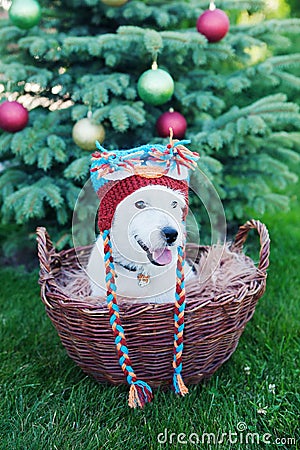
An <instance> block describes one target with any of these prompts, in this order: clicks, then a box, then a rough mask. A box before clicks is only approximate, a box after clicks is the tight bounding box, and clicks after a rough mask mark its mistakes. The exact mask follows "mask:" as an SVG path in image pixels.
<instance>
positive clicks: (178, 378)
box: [176, 374, 189, 397]
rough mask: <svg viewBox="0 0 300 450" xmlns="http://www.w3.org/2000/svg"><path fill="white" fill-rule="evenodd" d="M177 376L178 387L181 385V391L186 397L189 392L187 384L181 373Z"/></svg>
mask: <svg viewBox="0 0 300 450" xmlns="http://www.w3.org/2000/svg"><path fill="white" fill-rule="evenodd" d="M176 378H177V383H178V387H179V392H180V394H181V395H182V396H183V397H184V396H185V395H186V394H188V392H189V390H188V388H187V387H186V385H185V384H184V382H183V379H182V377H181V375H180V374H178V375H177V376H176Z"/></svg>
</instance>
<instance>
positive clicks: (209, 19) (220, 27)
mask: <svg viewBox="0 0 300 450" xmlns="http://www.w3.org/2000/svg"><path fill="white" fill-rule="evenodd" d="M197 30H198V31H199V33H201V34H203V35H204V36H205V37H206V38H207V40H208V41H209V42H218V41H220V40H221V39H223V37H224V36H225V35H226V34H227V32H228V30H229V19H228V16H227V14H226V13H225V12H224V11H222V10H221V9H214V10H210V9H207V10H206V11H204V13H203V14H201V16H200V17H198V20H197Z"/></svg>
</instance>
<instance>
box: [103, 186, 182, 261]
mask: <svg viewBox="0 0 300 450" xmlns="http://www.w3.org/2000/svg"><path fill="white" fill-rule="evenodd" d="M185 209H186V202H185V198H184V195H183V194H181V193H180V192H176V191H173V190H172V189H169V188H167V187H165V186H148V187H143V188H141V189H139V190H137V191H135V192H134V193H132V194H131V195H129V196H128V197H126V198H125V199H124V200H123V201H122V202H121V203H119V205H118V206H117V208H116V212H115V215H114V220H113V223H112V229H111V239H112V244H113V251H114V257H115V260H116V261H119V262H121V263H122V262H123V263H126V264H128V263H129V264H130V265H132V266H139V265H145V264H149V265H151V264H152V265H153V266H167V265H169V264H170V263H172V262H173V261H174V258H176V255H177V246H178V245H180V244H182V240H183V233H184V232H185V231H184V225H183V222H182V218H183V214H184V212H185Z"/></svg>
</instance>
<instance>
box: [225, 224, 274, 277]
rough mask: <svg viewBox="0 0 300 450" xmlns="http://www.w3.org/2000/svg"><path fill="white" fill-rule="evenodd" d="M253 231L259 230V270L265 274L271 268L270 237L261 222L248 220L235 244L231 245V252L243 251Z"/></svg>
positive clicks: (239, 231) (239, 232)
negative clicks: (250, 232)
mask: <svg viewBox="0 0 300 450" xmlns="http://www.w3.org/2000/svg"><path fill="white" fill-rule="evenodd" d="M251 229H255V230H257V232H258V234H259V238H260V252H259V265H258V269H259V270H261V271H262V272H263V273H266V272H267V268H268V266H269V257H270V237H269V232H268V229H267V227H266V226H265V225H264V224H263V223H262V222H260V221H259V220H254V219H252V220H248V222H246V223H245V224H244V225H242V226H241V227H240V228H239V230H238V232H237V234H236V237H235V240H234V242H233V243H232V245H231V250H235V251H242V249H243V245H244V243H245V241H246V239H247V237H248V233H249V231H250V230H251Z"/></svg>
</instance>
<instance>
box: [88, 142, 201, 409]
mask: <svg viewBox="0 0 300 450" xmlns="http://www.w3.org/2000/svg"><path fill="white" fill-rule="evenodd" d="M188 143H190V141H176V140H174V141H173V140H172V135H171V138H170V143H169V144H168V145H161V144H154V145H151V144H148V145H142V146H141V147H137V148H133V149H130V150H113V151H107V150H105V149H104V148H103V147H102V146H101V145H100V144H99V142H97V143H96V145H97V149H98V150H99V151H96V152H95V153H94V154H93V155H92V164H91V169H90V170H91V180H92V184H93V187H94V189H95V191H96V193H97V195H98V197H99V200H100V206H99V212H98V227H99V231H100V234H101V235H102V238H103V245H104V263H105V283H106V291H107V293H106V300H107V305H108V309H109V316H110V324H111V327H112V330H113V334H114V338H115V344H116V348H117V353H118V358H119V364H120V366H121V368H122V370H123V372H124V375H125V377H126V380H127V382H128V384H129V385H130V392H129V402H128V403H129V406H130V407H132V408H135V407H137V406H139V407H141V408H142V407H143V406H144V405H145V403H148V402H151V400H152V398H153V395H152V390H151V387H150V386H149V385H148V384H147V383H146V382H144V381H142V380H140V379H138V375H137V374H135V372H134V369H133V367H132V363H131V360H130V356H129V350H128V346H127V342H126V337H125V332H124V328H123V326H122V324H121V318H120V311H119V307H118V304H117V285H116V282H115V266H114V260H113V254H112V244H111V239H110V229H111V225H112V221H113V217H114V214H115V211H116V208H117V206H118V204H119V203H120V202H121V201H122V200H124V199H125V198H126V197H127V196H128V195H130V194H132V193H133V192H135V191H136V190H138V189H140V188H141V187H147V186H165V187H168V188H170V189H172V190H175V191H179V192H181V193H182V194H183V195H184V197H185V199H186V204H187V205H188V183H189V170H190V169H195V167H196V166H197V160H198V158H199V155H198V153H193V152H191V151H190V150H188V149H187V148H186V147H185V146H184V145H185V144H188ZM186 210H187V208H186ZM177 250H178V251H177V268H176V290H175V305H174V357H173V369H174V373H173V387H174V390H175V392H176V393H177V394H180V395H185V394H186V393H187V392H188V389H187V388H186V386H185V385H184V382H183V380H182V376H181V371H182V352H183V330H184V309H185V303H186V301H185V283H184V263H185V245H184V244H182V245H180V246H178V248H177Z"/></svg>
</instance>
